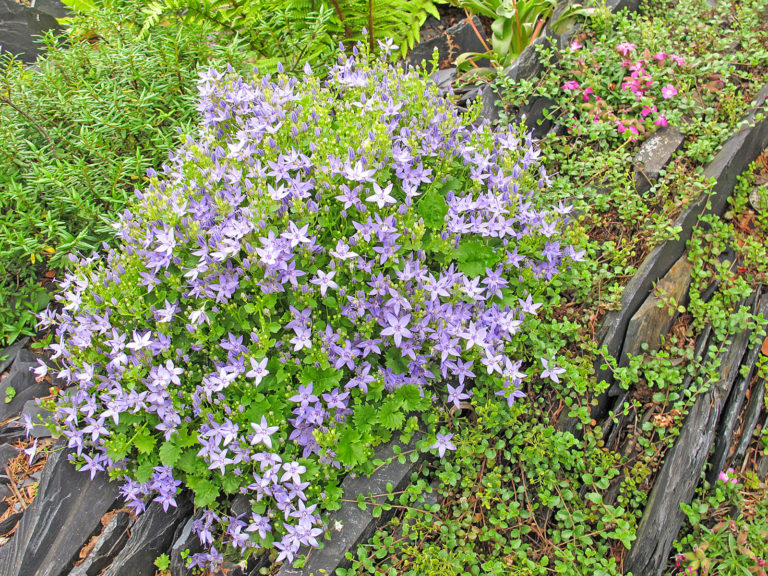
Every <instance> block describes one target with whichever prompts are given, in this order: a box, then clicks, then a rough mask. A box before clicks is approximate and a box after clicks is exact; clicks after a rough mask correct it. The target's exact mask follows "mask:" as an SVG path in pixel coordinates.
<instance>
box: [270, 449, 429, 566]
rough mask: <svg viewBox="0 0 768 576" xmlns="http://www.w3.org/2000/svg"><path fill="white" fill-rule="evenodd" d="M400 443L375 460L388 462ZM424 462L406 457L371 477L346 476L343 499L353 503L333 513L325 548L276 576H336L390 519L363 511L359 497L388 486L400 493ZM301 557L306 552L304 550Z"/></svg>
mask: <svg viewBox="0 0 768 576" xmlns="http://www.w3.org/2000/svg"><path fill="white" fill-rule="evenodd" d="M420 438H421V436H420V435H418V434H414V436H413V438H411V441H410V442H409V443H408V445H407V446H403V452H407V451H409V450H414V449H415V448H416V443H417V442H418V441H419V440H420ZM396 444H399V443H398V442H396V441H395V440H392V441H390V442H388V443H386V444H384V445H382V446H379V447H378V448H377V449H376V453H375V458H380V459H382V460H387V459H389V458H392V457H393V456H394V451H393V446H395V445H396ZM420 465H421V461H420V460H417V461H416V462H411V461H410V459H409V458H406V462H405V463H404V464H400V462H398V460H397V458H394V459H393V460H392V461H391V463H389V464H387V465H385V466H382V467H381V468H379V469H378V470H376V471H375V472H374V473H373V474H371V476H370V477H364V476H357V477H354V478H353V477H351V476H347V477H346V478H345V479H344V481H343V482H342V484H341V487H342V489H343V491H344V499H345V500H352V502H343V503H342V505H341V508H340V509H339V510H337V511H336V512H333V513H332V514H330V517H329V519H328V520H329V526H330V527H331V530H330V537H331V539H330V540H323V541H322V542H323V547H322V548H320V549H314V550H312V551H311V553H309V555H308V557H307V562H306V564H305V566H304V567H303V568H293V567H292V566H290V565H289V564H283V565H282V567H281V568H280V570H279V571H278V572H277V576H310V575H314V576H320V574H334V573H335V572H336V570H337V569H338V568H346V567H348V566H349V565H350V562H349V561H348V560H347V559H346V557H345V555H346V553H347V552H354V550H355V548H356V547H357V545H358V544H360V543H361V542H365V541H366V540H368V538H370V536H371V535H372V534H373V533H374V532H375V530H376V528H377V527H378V526H379V525H380V524H381V523H383V522H384V521H386V520H387V517H386V514H382V515H381V518H374V517H373V515H372V514H371V510H370V508H371V507H370V506H369V507H368V509H367V510H361V509H360V507H359V506H358V505H357V502H356V499H357V496H358V494H363V495H366V496H367V495H368V494H383V493H386V491H387V484H392V489H393V490H394V491H395V492H397V491H399V490H402V489H404V488H405V486H407V484H408V483H409V482H410V479H411V474H412V473H413V472H415V471H416V470H418V468H419V466H420ZM336 522H340V523H341V525H342V529H341V531H336V530H335V529H334V528H333V527H334V525H335V523H336ZM301 553H302V554H306V553H307V550H306V549H302V550H301Z"/></svg>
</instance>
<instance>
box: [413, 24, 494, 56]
mask: <svg viewBox="0 0 768 576" xmlns="http://www.w3.org/2000/svg"><path fill="white" fill-rule="evenodd" d="M473 25H474V27H473ZM475 30H477V31H475ZM477 32H479V33H480V35H481V36H482V40H481V39H480V37H478V35H477ZM483 42H485V44H483ZM486 45H487V46H490V45H491V43H490V40H488V38H487V37H486V35H485V32H484V31H483V24H482V22H480V18H478V17H477V16H474V17H473V18H472V22H471V23H470V21H469V20H466V19H465V20H462V21H461V22H459V23H458V24H456V25H455V26H451V27H450V28H448V30H446V31H445V32H443V33H442V34H440V35H439V36H436V37H435V38H432V39H430V40H427V41H426V42H421V43H419V44H417V45H416V46H414V47H413V50H411V52H410V53H409V54H408V56H407V57H406V59H405V60H406V62H407V63H408V64H410V65H411V66H418V65H420V64H425V65H427V67H428V68H430V65H429V63H430V61H431V60H432V53H433V52H434V50H435V48H437V51H438V54H439V57H438V68H447V67H449V66H453V65H454V63H455V61H456V58H458V57H459V56H461V55H462V54H466V53H468V52H477V53H481V54H482V53H485V52H487V49H486V48H485V46H486ZM430 69H431V68H430Z"/></svg>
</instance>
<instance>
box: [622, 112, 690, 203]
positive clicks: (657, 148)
mask: <svg viewBox="0 0 768 576" xmlns="http://www.w3.org/2000/svg"><path fill="white" fill-rule="evenodd" d="M684 141H685V136H683V133H682V132H681V131H680V129H679V128H678V127H677V126H667V127H666V128H661V129H659V130H657V131H656V132H654V133H653V134H652V135H651V137H650V138H648V139H647V140H646V141H645V142H643V144H642V146H640V150H638V151H637V154H635V157H634V159H633V161H632V162H633V164H634V165H635V187H636V188H637V191H638V192H640V193H641V194H642V193H644V192H647V191H648V190H650V188H651V185H652V184H653V182H654V181H655V180H656V179H657V178H658V177H659V174H660V173H661V171H662V170H663V169H664V168H665V167H666V166H667V164H669V162H670V160H672V156H673V155H674V154H675V152H677V151H678V150H680V148H681V147H682V145H683V142H684Z"/></svg>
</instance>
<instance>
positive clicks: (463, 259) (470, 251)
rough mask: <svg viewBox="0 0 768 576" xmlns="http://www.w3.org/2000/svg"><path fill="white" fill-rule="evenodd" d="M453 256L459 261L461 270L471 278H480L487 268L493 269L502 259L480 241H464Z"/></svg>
mask: <svg viewBox="0 0 768 576" xmlns="http://www.w3.org/2000/svg"><path fill="white" fill-rule="evenodd" d="M498 252H501V251H498ZM453 255H454V258H456V260H458V261H459V264H458V268H459V270H460V271H461V272H463V273H464V274H466V275H467V276H469V277H470V278H474V277H475V276H479V275H480V274H482V273H483V272H485V269H486V268H493V267H494V265H495V264H496V263H497V262H498V261H499V259H500V257H501V256H500V254H499V253H497V251H496V250H494V249H493V248H492V247H490V246H488V245H486V244H484V243H483V242H480V241H479V240H462V241H461V243H460V244H459V247H458V248H456V250H454V251H453Z"/></svg>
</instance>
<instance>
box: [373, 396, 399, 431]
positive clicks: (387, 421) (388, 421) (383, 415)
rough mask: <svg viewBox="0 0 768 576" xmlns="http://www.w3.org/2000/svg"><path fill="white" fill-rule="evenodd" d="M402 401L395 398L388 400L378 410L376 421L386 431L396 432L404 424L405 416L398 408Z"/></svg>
mask: <svg viewBox="0 0 768 576" xmlns="http://www.w3.org/2000/svg"><path fill="white" fill-rule="evenodd" d="M401 406H402V400H400V399H399V398H397V397H393V398H390V399H389V400H387V401H386V402H384V404H383V405H382V406H381V408H380V409H379V415H378V421H379V423H380V424H381V425H382V426H384V427H385V428H386V429H387V430H397V429H398V428H400V427H402V425H403V423H404V422H405V414H404V413H403V411H402V410H400V407H401Z"/></svg>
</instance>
